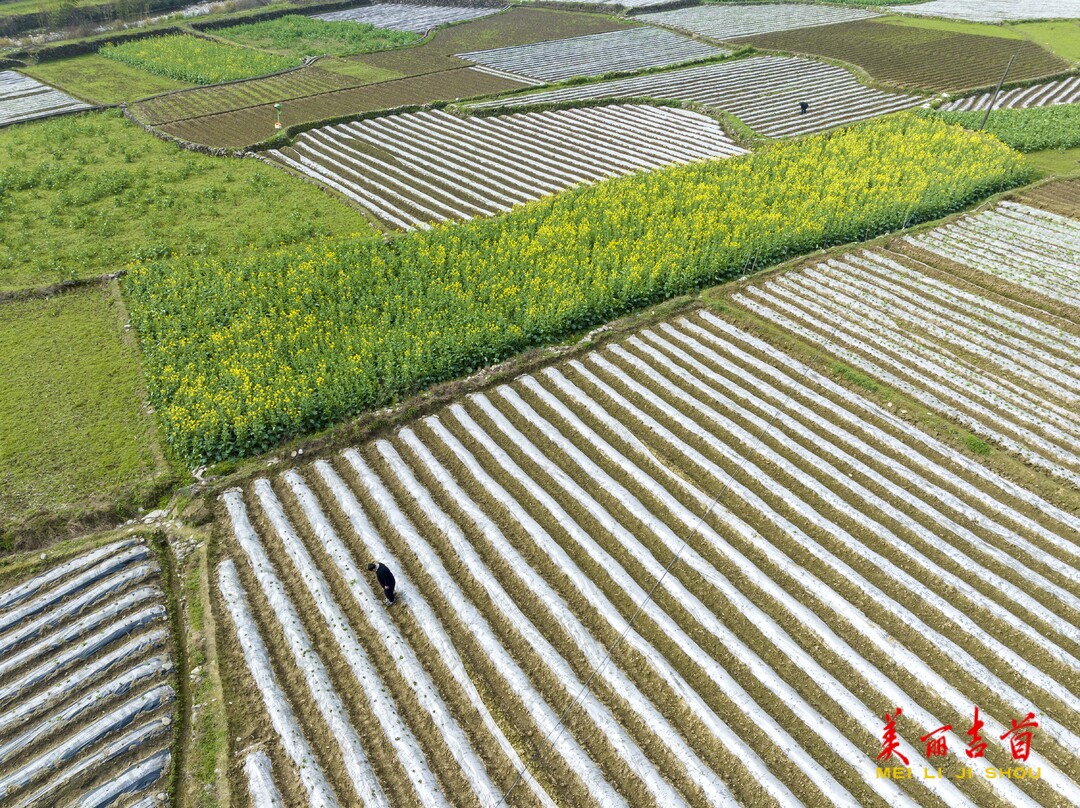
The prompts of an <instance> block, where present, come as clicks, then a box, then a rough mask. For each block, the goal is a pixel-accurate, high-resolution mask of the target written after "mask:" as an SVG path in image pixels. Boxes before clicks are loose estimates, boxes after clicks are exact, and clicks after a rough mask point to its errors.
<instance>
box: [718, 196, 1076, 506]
mask: <svg viewBox="0 0 1080 808" xmlns="http://www.w3.org/2000/svg"><path fill="white" fill-rule="evenodd" d="M954 267H962V268H966V272H964V273H963V276H964V277H965V278H968V279H970V280H971V281H972V282H973V283H975V284H979V283H980V281H982V285H985V286H988V287H990V288H996V287H995V283H994V281H995V280H996V279H1003V280H1005V281H1007V282H1008V284H1017V285H1019V286H1022V287H1025V288H1029V289H1032V290H1035V291H1036V292H1038V293H1040V294H1041V295H1042V296H1043V297H1044V298H1045V299H1048V300H1051V301H1060V302H1061V303H1063V304H1065V307H1061V306H1054V307H1049V310H1050V311H1053V312H1054V313H1056V314H1058V315H1060V316H1067V311H1066V307H1068V306H1072V307H1073V311H1074V312H1080V272H1078V267H1080V222H1077V221H1076V220H1073V219H1067V218H1065V217H1062V216H1058V215H1057V214H1053V213H1049V212H1046V211H1041V210H1038V209H1035V208H1030V207H1027V206H1024V205H1018V204H1015V203H1010V202H1005V203H1002V204H1001V205H1000V206H999V207H998V208H996V209H995V210H993V211H988V212H985V213H982V214H978V215H974V216H969V217H965V218H963V219H961V220H959V221H958V222H957V223H955V224H950V225H947V226H944V227H941V228H937V229H934V230H930V231H927V232H925V233H921V234H919V235H915V236H909V237H905V238H903V239H902V240H900V241H899V242H897V243H896V244H895V245H894V248H893V249H892V250H874V251H865V252H861V253H857V254H852V255H848V256H844V257H843V258H841V259H835V260H831V261H829V262H827V263H824V264H820V265H818V266H815V267H813V268H810V269H805V270H801V271H799V272H792V273H786V274H784V275H781V276H778V277H776V278H774V279H772V280H769V281H767V282H763V283H760V284H754V285H752V286H749V287H748V288H747V289H746V290H745V292H742V293H740V294H738V295H736V296H735V297H734V300H735V301H736V302H737V303H739V304H740V305H742V306H743V307H745V308H747V309H748V310H750V311H751V312H753V313H754V314H756V315H758V316H759V317H762V318H764V319H766V320H769V321H771V322H773V323H776V324H778V325H780V326H781V327H783V328H785V329H786V330H788V331H791V332H793V333H795V334H798V335H799V336H800V337H802V338H803V339H805V340H806V341H808V342H811V343H812V344H815V345H818V346H820V347H821V348H823V349H825V350H826V351H828V352H829V353H830V354H832V355H833V356H835V357H836V358H838V359H840V360H841V361H842V362H844V363H845V364H847V365H849V366H850V367H853V368H856V369H858V370H860V371H862V372H865V373H867V374H868V375H870V376H871V377H873V378H877V379H880V380H882V381H884V382H885V383H887V384H889V385H890V386H892V387H894V388H896V389H898V390H901V391H903V392H904V393H906V394H907V395H910V396H912V397H913V398H915V399H917V400H918V401H919V402H920V403H922V404H923V405H925V406H926V407H927V408H929V409H930V410H932V411H934V412H937V413H939V414H940V415H942V416H945V417H947V418H949V419H950V420H951V421H953V422H955V423H958V424H961V425H962V426H963V427H964V428H966V429H968V430H970V431H971V432H972V433H973V434H974V435H977V436H978V437H979V438H981V439H983V440H984V441H988V442H990V443H991V444H993V445H995V446H999V447H1001V448H1002V449H1005V450H1007V451H1010V452H1012V453H1014V454H1016V455H1018V456H1019V457H1021V458H1022V459H1023V460H1024V461H1025V462H1026V463H1028V464H1029V465H1031V466H1034V467H1037V468H1039V469H1041V470H1043V471H1044V472H1045V473H1047V474H1049V475H1052V476H1054V477H1056V478H1058V479H1059V480H1061V481H1063V482H1064V483H1065V484H1067V485H1072V486H1075V487H1077V488H1080V451H1078V447H1080V414H1078V413H1080V409H1078V407H1077V404H1078V402H1080V364H1078V362H1077V358H1078V357H1080V336H1078V335H1077V334H1076V333H1075V331H1069V330H1067V329H1064V328H1061V327H1055V326H1052V325H1048V324H1046V323H1045V322H1043V321H1042V320H1040V319H1038V318H1035V317H1032V316H1029V315H1028V314H1026V313H1024V311H1023V310H1022V309H1021V308H1019V307H1018V308H1011V307H1008V306H1005V305H1002V304H1001V303H998V302H995V299H994V298H992V297H990V296H988V295H986V294H983V293H979V292H972V291H970V289H969V288H968V287H967V286H966V285H962V284H958V283H955V282H950V280H949V278H950V276H949V275H942V274H941V271H942V270H944V271H945V272H948V271H950V270H952V269H953V268H954ZM924 268H929V269H927V270H926V271H924ZM935 270H936V271H935ZM1077 322H1080V318H1077Z"/></svg>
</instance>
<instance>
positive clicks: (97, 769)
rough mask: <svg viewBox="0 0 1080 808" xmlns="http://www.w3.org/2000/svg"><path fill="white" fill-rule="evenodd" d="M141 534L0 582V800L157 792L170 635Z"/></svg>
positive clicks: (165, 743) (89, 800) (167, 707)
mask: <svg viewBox="0 0 1080 808" xmlns="http://www.w3.org/2000/svg"><path fill="white" fill-rule="evenodd" d="M164 602H165V595H164V593H163V592H162V580H161V574H160V571H159V568H158V562H157V559H156V557H155V554H154V552H153V550H151V549H150V548H149V547H148V546H147V545H146V543H145V542H144V541H143V540H142V539H127V540H123V541H119V542H113V543H112V544H106V545H103V546H100V547H98V548H96V549H94V550H91V551H89V552H85V553H83V554H82V555H78V556H76V557H74V558H71V559H69V560H66V561H64V562H63V563H60V564H51V565H49V566H47V567H46V568H45V569H44V571H42V572H40V573H38V574H35V575H33V576H31V577H29V578H28V579H25V580H22V581H19V582H17V583H16V582H14V581H10V580H9V581H8V582H6V583H5V585H4V591H2V592H0V799H2V800H3V802H4V805H10V806H13V807H14V806H18V807H19V808H24V807H25V806H31V805H34V806H37V805H62V804H63V805H68V804H76V803H77V804H79V805H87V806H105V805H112V804H114V803H116V802H117V801H119V800H122V799H124V798H125V797H128V798H131V795H136V796H145V797H147V798H152V799H159V798H163V797H164V793H163V792H164V791H165V790H166V787H167V786H166V780H165V778H166V777H167V775H168V773H169V770H170V763H171V753H170V746H171V743H172V723H173V720H174V712H175V711H174V709H173V703H174V700H175V697H176V693H175V691H174V689H173V663H172V659H171V646H172V641H171V639H170V636H169V627H168V626H169V623H168V617H167V615H166V608H165V605H164Z"/></svg>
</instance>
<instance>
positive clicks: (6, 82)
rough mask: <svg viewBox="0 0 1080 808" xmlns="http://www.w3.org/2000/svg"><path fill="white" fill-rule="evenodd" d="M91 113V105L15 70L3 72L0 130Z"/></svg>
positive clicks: (0, 97)
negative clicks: (67, 114) (2, 127)
mask: <svg viewBox="0 0 1080 808" xmlns="http://www.w3.org/2000/svg"><path fill="white" fill-rule="evenodd" d="M84 109H90V105H89V104H86V103H83V102H82V101H80V100H78V99H77V98H72V97H71V96H70V95H68V94H67V93H62V92H60V91H59V90H55V89H53V88H52V87H50V86H48V85H47V84H42V83H41V82H39V81H36V80H34V79H32V78H30V77H29V76H24V75H22V74H21V73H16V72H15V71H14V70H0V126H7V125H8V124H13V123H22V122H23V121H33V120H36V119H38V118H47V117H49V116H52V115H64V114H66V113H69V112H79V111H80V110H84Z"/></svg>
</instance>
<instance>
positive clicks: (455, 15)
mask: <svg viewBox="0 0 1080 808" xmlns="http://www.w3.org/2000/svg"><path fill="white" fill-rule="evenodd" d="M504 8H506V7H505V6H503V7H498V6H496V7H493V8H485V7H482V6H454V5H449V6H440V5H430V6H419V5H413V4H404V3H372V4H371V5H368V6H361V7H360V8H350V9H346V10H345V11H331V12H329V13H327V14H315V15H313V16H314V17H315V19H317V20H327V21H330V22H360V23H367V24H368V25H374V26H375V27H376V28H389V29H391V30H393V31H414V32H416V33H420V34H422V33H425V32H427V31H430V30H431V29H432V28H438V27H439V26H440V25H448V24H449V23H454V22H464V21H465V20H476V19H479V18H481V17H487V16H489V15H491V14H497V13H498V12H500V11H502V10H503V9H504Z"/></svg>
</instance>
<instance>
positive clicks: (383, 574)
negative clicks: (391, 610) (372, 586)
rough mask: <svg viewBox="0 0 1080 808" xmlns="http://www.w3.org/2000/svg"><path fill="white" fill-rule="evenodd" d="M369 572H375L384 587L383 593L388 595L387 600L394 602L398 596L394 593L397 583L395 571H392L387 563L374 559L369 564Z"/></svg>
mask: <svg viewBox="0 0 1080 808" xmlns="http://www.w3.org/2000/svg"><path fill="white" fill-rule="evenodd" d="M367 568H368V571H369V572H374V573H375V577H376V578H377V579H378V581H379V586H381V587H382V591H383V594H384V595H386V599H387V601H389V602H390V603H393V602H394V600H396V598H397V596H396V595H395V594H394V586H395V584H396V583H397V582H396V581H395V580H394V573H392V572H390V568H389V567H388V566H386V565H385V564H382V563H380V562H378V561H372V562H371V563H370V564H368V565H367Z"/></svg>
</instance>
